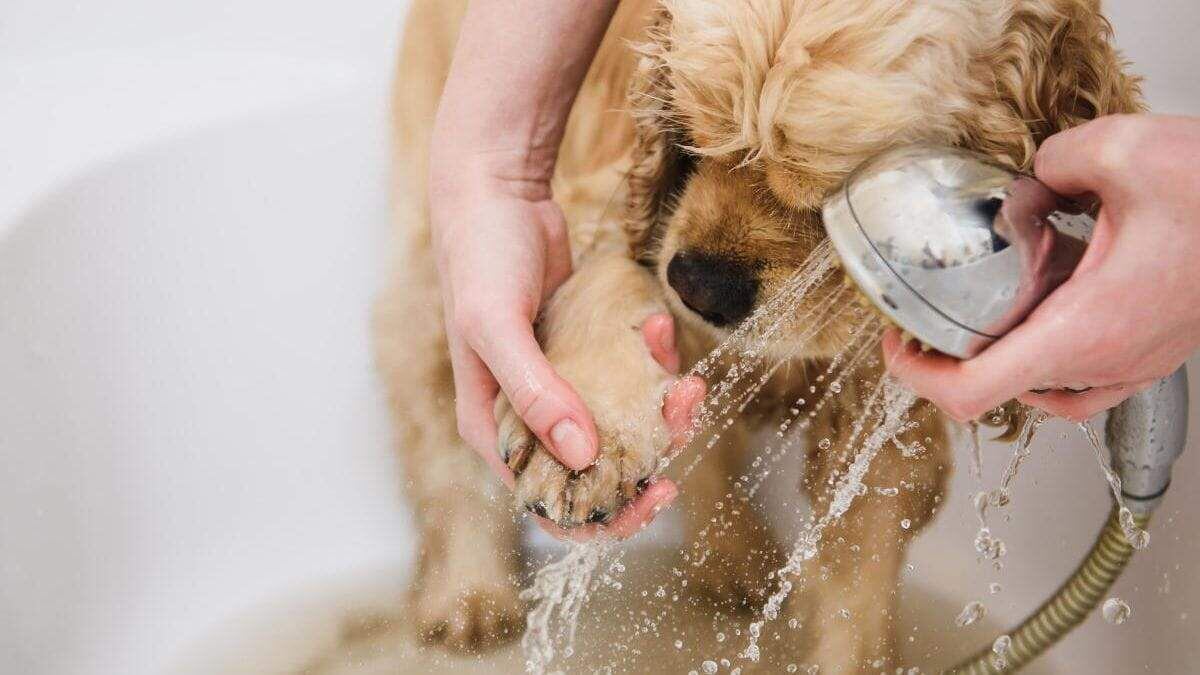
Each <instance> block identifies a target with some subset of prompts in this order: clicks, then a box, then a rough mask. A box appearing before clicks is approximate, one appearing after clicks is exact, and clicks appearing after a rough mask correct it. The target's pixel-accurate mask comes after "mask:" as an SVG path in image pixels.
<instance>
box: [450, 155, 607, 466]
mask: <svg viewBox="0 0 1200 675" xmlns="http://www.w3.org/2000/svg"><path fill="white" fill-rule="evenodd" d="M435 159H437V157H436V156H435ZM451 161H452V160H447V163H450V162H451ZM468 164H470V162H462V163H461V164H460V166H458V167H457V168H456V169H454V170H450V169H442V172H443V173H444V174H447V175H450V176H452V177H453V178H452V179H445V180H436V179H435V181H434V188H433V189H432V190H431V193H430V211H431V213H430V215H431V219H432V223H433V247H434V251H435V254H436V256H437V263H438V272H439V276H440V278H441V291H442V299H443V304H444V308H445V317H446V338H447V342H448V346H449V350H450V359H451V364H452V366H453V369H454V388H455V413H456V415H457V418H458V430H459V434H460V435H462V437H463V439H464V440H466V442H467V443H468V444H469V445H470V446H471V447H472V448H473V449H474V450H475V451H476V452H477V453H479V455H480V456H481V457H482V458H483V459H484V461H486V462H487V463H488V464H489V465H490V466H491V467H492V468H493V470H494V471H496V473H497V474H498V475H499V476H500V477H501V478H502V479H503V480H505V481H506V482H507V483H508V484H509V485H511V484H512V474H511V472H510V471H509V470H508V468H507V467H505V466H504V464H503V462H502V461H501V460H500V458H499V457H498V456H497V455H496V452H495V446H496V423H495V420H494V418H493V415H492V409H493V401H494V400H495V398H496V394H497V393H498V391H499V390H500V389H503V390H504V392H505V394H506V395H507V396H508V399H509V401H511V403H512V405H513V407H514V410H515V411H516V412H517V413H518V415H520V417H521V418H522V419H523V420H524V421H525V423H526V425H527V426H528V427H529V429H530V430H531V431H532V432H533V433H534V434H535V435H536V436H537V437H538V438H539V439H540V440H541V442H542V444H543V445H544V447H546V448H547V449H548V450H549V451H550V452H551V453H553V454H554V455H555V457H557V458H558V460H559V461H560V462H562V463H563V464H564V465H566V466H567V467H569V468H571V469H574V470H581V469H584V468H586V467H587V466H589V465H590V464H591V463H592V461H593V460H594V459H595V455H596V448H597V447H598V440H597V435H596V429H595V425H594V423H593V421H592V417H591V414H590V413H589V412H588V410H587V408H586V407H585V405H584V404H583V401H582V399H580V397H579V395H578V394H577V393H576V392H575V390H574V388H572V387H571V385H570V384H568V383H567V382H566V381H565V380H563V379H562V378H561V377H559V376H558V374H557V373H555V371H554V368H553V367H552V366H551V365H550V362H549V361H548V360H547V359H546V356H545V355H544V354H543V353H542V349H541V347H540V346H539V345H538V342H537V340H536V338H535V337H534V331H533V323H534V320H535V319H536V317H537V315H538V311H539V309H540V307H541V305H542V303H543V302H544V301H545V300H546V299H547V298H548V297H549V296H550V295H551V294H552V293H553V292H554V290H555V289H556V288H557V287H558V286H559V285H560V284H562V282H563V281H565V280H566V278H567V277H568V276H569V275H570V273H571V256H570V248H569V243H568V240H567V227H566V222H565V220H564V218H563V214H562V211H561V210H560V209H559V207H558V205H557V204H555V203H554V202H553V201H552V200H551V199H550V189H549V183H548V181H549V178H548V174H549V172H548V171H547V172H546V173H545V175H544V176H541V177H535V178H534V179H532V180H526V181H516V182H509V181H504V180H502V179H499V178H497V177H496V175H495V174H485V175H482V176H480V177H479V178H478V179H475V180H471V179H469V178H467V177H469V176H470V175H471V174H470V171H471V170H472V169H473V167H469V166H466V165H468ZM436 175H437V174H436V173H435V176H436Z"/></svg>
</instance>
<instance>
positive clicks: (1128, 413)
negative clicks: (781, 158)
mask: <svg viewBox="0 0 1200 675" xmlns="http://www.w3.org/2000/svg"><path fill="white" fill-rule="evenodd" d="M823 215H824V220H825V230H826V231H827V232H828V234H829V238H830V239H831V240H832V241H833V246H834V248H835V249H837V252H838V255H839V256H840V258H841V262H842V268H843V269H844V270H845V272H846V274H847V275H849V277H850V278H851V279H853V280H854V283H855V284H856V285H857V286H858V288H859V290H860V291H862V293H863V294H864V295H865V296H866V297H867V298H869V299H870V300H871V301H872V302H873V303H874V304H875V306H876V307H877V308H879V310H880V311H881V312H883V313H885V314H887V315H888V317H889V318H890V319H891V320H892V321H893V322H895V323H896V324H897V325H898V326H900V327H901V328H903V329H905V330H907V331H908V332H909V333H912V334H913V335H914V336H915V337H916V338H917V339H919V340H921V341H922V342H923V343H925V344H927V345H929V346H931V347H934V348H936V349H937V350H938V351H941V352H943V353H945V354H949V355H951V356H956V357H958V358H970V357H972V356H975V355H976V354H978V353H979V352H981V351H983V350H984V349H985V348H986V347H987V346H988V345H989V344H991V343H992V342H993V341H995V340H996V339H998V338H1000V337H1001V336H1003V335H1004V334H1005V333H1007V332H1008V331H1009V330H1011V329H1012V328H1013V327H1015V326H1016V325H1017V324H1019V323H1021V321H1023V320H1024V319H1025V317H1026V316H1028V315H1029V313H1030V312H1032V311H1033V309H1034V308H1035V307H1037V306H1038V303H1040V302H1041V301H1042V300H1043V299H1044V298H1045V297H1046V296H1047V295H1049V294H1050V292H1051V291H1053V290H1054V289H1055V288H1056V287H1057V286H1058V285H1060V284H1061V283H1062V282H1064V281H1066V280H1067V278H1068V277H1070V276H1071V272H1072V271H1073V270H1074V269H1075V266H1076V265H1077V264H1078V263H1079V260H1080V259H1081V258H1082V257H1083V252H1084V250H1085V249H1086V247H1087V241H1086V240H1087V237H1089V236H1091V230H1092V228H1093V227H1094V225H1095V221H1094V220H1093V219H1092V217H1091V216H1090V215H1088V214H1087V213H1085V212H1084V211H1083V209H1081V208H1080V207H1079V206H1078V205H1077V204H1076V203H1074V202H1072V201H1070V200H1068V199H1065V198H1063V197H1060V196H1059V195H1057V194H1055V193H1054V192H1052V191H1051V190H1050V189H1049V188H1047V187H1046V186H1045V185H1043V184H1042V183H1041V182H1039V181H1038V180H1037V179H1036V178H1033V177H1031V176H1027V175H1024V174H1020V173H1017V172H1015V171H1012V170H1011V169H1007V168H1005V167H1003V166H1000V165H999V164H996V163H995V162H992V161H991V160H989V159H988V158H986V157H983V156H981V155H977V154H974V153H970V152H966V151H964V150H958V149H955V148H943V147H935V146H927V145H919V146H911V147H902V148H897V149H894V150H891V151H888V152H885V153H883V154H881V155H879V156H877V157H875V158H874V159H872V160H869V161H868V162H867V163H866V164H864V165H863V166H861V167H860V168H858V169H857V170H855V171H854V172H853V173H852V174H851V175H850V176H849V178H847V179H846V182H845V183H844V184H843V186H842V187H841V188H839V189H838V190H836V191H835V192H834V193H833V194H832V195H830V197H829V198H828V199H827V200H826V201H825V208H824V213H823ZM1187 424H1188V387H1187V372H1186V368H1185V367H1180V368H1179V370H1178V371H1177V372H1176V373H1175V374H1173V375H1171V376H1169V377H1167V378H1164V379H1163V380H1161V381H1159V382H1157V383H1156V384H1154V385H1153V386H1151V387H1150V388H1148V389H1146V390H1145V391H1142V392H1140V393H1138V394H1136V395H1134V396H1132V397H1131V398H1129V399H1128V400H1126V401H1125V402H1124V403H1122V404H1121V405H1120V406H1118V407H1117V408H1115V409H1114V410H1113V411H1112V413H1111V414H1110V415H1109V421H1108V435H1107V440H1108V447H1109V450H1110V451H1111V452H1112V456H1113V465H1114V466H1115V467H1116V469H1117V471H1118V472H1119V473H1120V474H1121V479H1122V482H1123V485H1124V490H1125V494H1126V496H1127V497H1129V498H1130V499H1131V500H1133V506H1132V507H1131V508H1133V509H1134V510H1137V511H1141V512H1147V513H1148V512H1149V511H1152V510H1153V509H1154V508H1155V507H1156V506H1158V504H1159V502H1160V501H1161V497H1162V494H1163V492H1165V491H1166V489H1167V486H1168V485H1169V484H1170V480H1171V467H1172V466H1173V465H1174V463H1175V460H1176V459H1177V458H1178V457H1179V455H1180V454H1181V453H1182V452H1183V448H1184V445H1185V443H1186V439H1187Z"/></svg>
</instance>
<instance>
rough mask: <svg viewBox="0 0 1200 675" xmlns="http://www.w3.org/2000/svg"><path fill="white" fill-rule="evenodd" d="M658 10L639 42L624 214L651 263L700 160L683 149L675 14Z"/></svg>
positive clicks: (638, 251)
mask: <svg viewBox="0 0 1200 675" xmlns="http://www.w3.org/2000/svg"><path fill="white" fill-rule="evenodd" d="M656 12H657V13H658V14H657V16H656V17H655V21H654V24H653V25H652V26H651V28H650V30H649V33H648V37H649V39H648V41H647V42H646V43H645V44H642V45H639V46H638V47H637V51H638V54H639V60H638V65H637V69H636V71H635V72H634V74H633V79H632V81H631V83H630V90H629V102H630V106H631V108H632V111H633V117H634V129H635V137H636V141H635V145H634V150H633V157H632V163H631V166H630V169H629V178H628V193H627V195H628V196H627V203H626V209H625V219H624V225H625V234H626V237H627V238H628V240H629V247H630V250H631V252H632V254H633V257H634V259H635V260H637V261H639V262H642V263H647V264H650V263H653V261H654V257H655V255H656V253H657V250H658V243H659V238H660V236H661V234H662V231H663V228H664V226H665V223H664V222H663V221H664V219H665V218H666V216H667V215H668V213H669V211H670V209H671V207H672V204H671V201H672V200H673V199H675V198H676V197H678V194H679V192H680V190H681V189H682V188H683V184H684V182H685V181H686V180H687V176H688V175H689V174H690V173H691V170H692V167H693V165H694V161H695V160H694V158H693V157H692V156H691V155H690V154H688V153H686V152H685V151H684V150H682V147H683V145H684V142H685V138H684V132H683V131H682V129H681V127H680V125H679V123H678V122H677V120H676V118H675V115H674V111H673V106H672V96H671V87H670V70H669V67H668V66H667V64H666V60H665V59H664V58H663V55H664V54H665V53H666V51H667V49H669V45H668V40H669V37H668V33H669V27H670V21H671V16H670V13H669V12H668V10H667V9H666V8H665V7H662V6H660V7H659V8H658V9H657V10H656Z"/></svg>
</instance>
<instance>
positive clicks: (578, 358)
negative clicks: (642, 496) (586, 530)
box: [496, 252, 672, 528]
mask: <svg viewBox="0 0 1200 675" xmlns="http://www.w3.org/2000/svg"><path fill="white" fill-rule="evenodd" d="M666 311H667V309H666V303H665V302H664V301H663V299H662V293H661V291H660V287H659V285H658V283H657V281H656V280H655V279H654V278H653V276H651V274H650V273H649V272H648V271H647V270H645V269H643V268H641V267H639V266H638V265H637V264H636V263H635V262H633V261H632V260H630V259H629V258H628V257H626V256H625V255H623V254H621V253H617V252H612V253H598V254H596V255H593V256H592V257H591V258H589V259H587V260H585V261H584V262H583V264H582V265H581V266H580V268H579V269H578V270H577V271H576V272H575V274H573V275H572V276H571V278H570V279H568V280H567V282H566V283H565V284H563V286H562V287H560V288H559V289H558V291H557V292H556V293H555V295H554V297H553V298H552V299H551V300H550V302H549V304H548V305H547V307H546V310H545V312H544V313H543V315H542V317H541V319H540V321H539V324H538V338H539V340H540V342H541V343H542V347H543V349H544V350H545V353H546V356H547V357H548V358H549V360H550V362H551V364H553V366H554V368H555V369H556V370H557V372H558V374H559V375H561V376H562V377H563V378H565V379H566V380H567V381H568V382H570V383H571V385H572V386H574V387H575V389H576V391H577V392H579V395H580V396H581V397H582V399H583V401H584V403H585V404H586V405H587V407H588V409H589V410H590V411H591V412H592V415H593V416H594V417H595V420H596V428H597V431H598V433H599V436H600V452H599V456H598V457H597V459H596V463H595V464H593V465H592V466H591V467H589V468H587V469H585V470H583V471H580V472H572V471H570V470H568V469H567V468H566V467H564V466H563V465H562V464H560V463H559V462H558V461H557V460H556V459H555V458H554V456H553V455H551V454H550V453H549V452H548V451H546V450H545V448H543V447H542V446H541V444H540V443H539V442H538V441H537V439H536V438H535V437H534V436H533V435H532V434H531V433H530V432H529V430H528V428H526V427H525V425H524V424H523V423H522V422H521V420H520V418H519V417H518V416H517V415H516V413H515V412H514V411H513V410H512V408H511V406H509V404H508V401H507V399H506V398H505V397H504V396H503V395H501V397H500V399H499V400H498V401H497V406H496V419H497V422H498V423H499V430H500V435H499V445H500V447H499V452H500V453H501V456H502V457H503V458H504V459H505V461H506V462H507V463H508V465H509V467H510V468H511V469H512V470H513V472H514V473H515V474H516V477H517V483H516V497H517V501H518V505H519V506H521V507H524V508H526V509H528V510H530V511H532V512H534V513H536V514H538V515H540V516H543V517H546V518H549V519H550V520H552V521H554V522H556V523H558V524H559V525H560V526H562V527H568V528H569V527H576V526H579V525H582V524H584V523H604V522H607V521H608V520H609V519H610V518H611V517H612V516H613V515H614V514H615V513H617V511H618V510H619V509H620V508H621V507H622V506H624V505H625V504H626V503H627V502H628V501H630V500H632V499H633V498H634V497H635V496H636V495H637V493H638V491H639V490H640V489H641V488H642V487H644V485H645V483H644V481H645V479H647V478H648V477H650V476H651V475H652V474H653V473H654V472H655V469H656V468H657V462H658V459H659V457H660V456H661V454H662V452H663V451H664V450H665V449H666V447H667V443H668V437H669V434H668V431H667V429H666V426H665V424H664V423H663V420H662V415H661V404H662V397H663V394H664V392H665V391H666V388H667V386H668V385H669V384H670V382H671V379H672V377H671V375H670V374H669V373H668V372H667V371H666V370H664V369H663V368H662V366H660V365H659V364H658V363H657V362H656V361H655V360H654V359H653V358H652V357H651V355H650V352H649V350H648V348H647V347H646V344H645V342H644V338H643V337H642V332H641V325H642V323H643V322H644V321H645V320H646V318H647V317H649V316H651V315H652V314H656V313H664V312H666Z"/></svg>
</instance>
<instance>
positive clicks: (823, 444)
mask: <svg viewBox="0 0 1200 675" xmlns="http://www.w3.org/2000/svg"><path fill="white" fill-rule="evenodd" d="M832 446H833V441H831V440H829V439H828V438H822V439H821V440H819V441H817V447H818V448H820V449H822V450H828V449H829V448H830V447H832Z"/></svg>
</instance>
